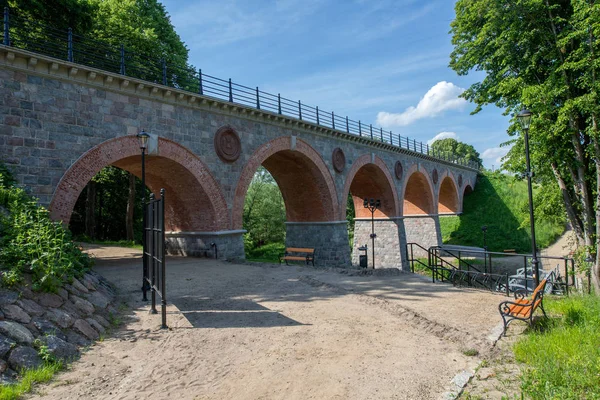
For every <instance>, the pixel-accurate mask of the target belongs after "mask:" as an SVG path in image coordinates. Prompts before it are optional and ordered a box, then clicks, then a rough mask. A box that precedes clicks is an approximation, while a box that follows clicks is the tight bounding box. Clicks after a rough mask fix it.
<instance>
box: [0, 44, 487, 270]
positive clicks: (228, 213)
mask: <svg viewBox="0 0 600 400" xmlns="http://www.w3.org/2000/svg"><path fill="white" fill-rule="evenodd" d="M0 98H2V99H3V103H2V104H1V105H0V155H1V156H2V161H3V162H4V163H6V164H7V165H8V166H9V168H10V169H11V170H12V171H13V172H14V174H15V177H16V179H17V181H18V183H19V184H20V185H21V186H22V187H24V188H25V189H26V190H27V191H28V192H29V193H31V194H32V195H34V196H36V197H37V198H38V199H39V201H40V203H41V204H43V205H45V206H48V208H49V210H50V213H51V216H52V218H53V219H55V220H57V221H62V222H63V223H65V224H68V223H69V220H70V218H71V214H72V212H73V209H74V206H75V203H76V201H77V199H78V197H79V196H80V195H81V193H82V192H83V190H84V188H85V187H86V185H87V183H88V182H89V181H90V180H91V179H92V177H93V176H94V175H95V174H97V173H98V172H99V171H100V170H101V169H102V168H104V167H106V166H109V165H112V166H115V167H118V168H121V169H124V170H126V171H129V172H131V173H132V174H134V175H135V176H137V177H141V156H140V149H139V144H138V142H137V139H136V137H135V135H136V134H137V133H139V132H140V131H141V130H142V129H144V130H145V131H147V132H149V133H151V134H152V135H153V139H152V141H153V145H152V151H151V152H150V154H149V156H148V158H147V164H146V182H147V186H148V188H149V189H150V190H151V191H152V192H153V193H155V194H158V193H159V191H160V189H161V188H164V189H165V190H166V203H165V206H166V210H165V224H166V229H167V231H168V233H167V235H166V236H167V243H168V250H169V252H170V253H172V254H181V255H191V256H194V255H199V254H202V253H204V250H205V249H206V248H210V244H211V243H216V244H217V247H218V255H219V258H221V259H236V258H244V256H245V255H244V246H243V234H244V232H245V231H244V225H243V219H244V217H243V214H244V201H245V199H246V194H247V191H248V188H249V186H250V183H251V181H252V178H253V176H254V174H255V172H256V171H257V170H258V168H259V167H260V166H263V167H264V168H266V169H267V170H268V171H269V172H270V173H271V175H272V176H273V178H274V179H275V181H276V182H277V185H278V186H279V189H280V190H281V193H282V196H283V200H284V202H285V209H286V220H287V222H286V246H290V247H291V246H293V247H314V248H315V249H316V251H315V260H316V265H318V266H328V267H348V266H350V265H351V264H358V250H357V247H358V246H361V245H363V244H365V243H367V244H368V245H369V248H371V241H370V239H369V235H370V234H371V213H370V211H368V210H366V209H365V208H364V207H363V201H364V199H365V198H374V199H379V200H380V201H381V207H380V208H379V209H378V210H376V211H375V214H374V216H373V217H374V225H375V233H376V234H377V238H376V240H375V257H376V259H375V265H376V266H377V267H378V268H379V267H400V268H408V264H407V254H406V243H407V242H417V243H419V244H421V245H422V246H423V247H425V248H427V247H429V246H432V245H438V244H440V243H441V234H440V229H439V217H440V216H443V215H456V214H459V213H461V212H462V204H463V197H464V195H465V194H466V193H469V192H470V191H471V190H472V189H473V187H474V185H475V180H476V175H477V170H476V169H473V168H471V167H468V166H465V165H460V164H456V163H453V162H449V161H447V160H443V159H441V158H437V157H434V156H433V155H430V154H428V152H427V151H423V146H421V150H420V151H417V147H416V144H414V145H413V147H412V148H411V149H408V148H406V144H405V145H404V146H405V147H402V146H399V145H398V143H399V142H400V143H402V142H401V141H400V138H397V139H394V138H392V137H391V133H390V138H391V139H392V140H396V144H394V143H393V142H392V143H389V142H385V141H383V139H384V137H383V133H381V140H375V139H373V136H366V135H365V134H364V133H361V134H353V133H350V131H349V130H344V127H342V129H340V127H339V126H338V128H337V129H336V128H335V126H332V127H328V126H324V125H322V124H319V122H316V123H314V122H310V121H306V120H303V119H302V116H298V117H294V116H287V115H282V114H281V113H277V112H272V111H267V110H263V109H258V108H254V107H251V106H248V105H243V104H237V103H235V99H233V100H230V101H227V100H223V99H217V98H214V97H210V96H205V95H202V94H199V93H192V92H188V91H185V90H180V89H178V88H173V87H168V86H164V85H160V84H157V83H153V82H148V81H143V80H140V79H136V78H133V77H128V76H125V75H119V74H116V73H112V72H107V71H101V70H98V69H96V68H93V67H88V66H85V65H80V64H75V63H72V62H67V61H62V60H59V59H55V58H51V57H48V56H44V55H41V54H35V53H32V52H29V51H25V50H19V49H16V48H13V47H7V46H0ZM331 118H333V114H331ZM346 129H347V128H346ZM381 132H383V131H381ZM371 135H372V131H371ZM404 139H406V138H404ZM404 143H408V142H404ZM409 147H410V146H409ZM349 199H350V201H352V203H353V204H354V209H355V220H354V221H353V222H350V223H351V224H352V223H353V224H354V240H353V244H352V246H350V243H349V235H348V221H347V220H346V210H347V204H348V201H349ZM370 250H371V249H370ZM369 257H371V251H369Z"/></svg>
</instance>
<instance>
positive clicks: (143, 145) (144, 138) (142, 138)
mask: <svg viewBox="0 0 600 400" xmlns="http://www.w3.org/2000/svg"><path fill="white" fill-rule="evenodd" d="M137 138H138V139H139V141H140V149H145V148H146V146H148V139H150V135H148V134H147V133H146V132H145V131H144V130H143V129H142V131H141V132H140V133H138V134H137Z"/></svg>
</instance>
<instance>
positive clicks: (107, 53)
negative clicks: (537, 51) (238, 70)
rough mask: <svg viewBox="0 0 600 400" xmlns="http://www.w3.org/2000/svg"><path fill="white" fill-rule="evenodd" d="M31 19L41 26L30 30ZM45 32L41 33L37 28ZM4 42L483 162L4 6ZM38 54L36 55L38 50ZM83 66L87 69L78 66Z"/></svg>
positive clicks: (107, 77)
mask: <svg viewBox="0 0 600 400" xmlns="http://www.w3.org/2000/svg"><path fill="white" fill-rule="evenodd" d="M32 25H35V26H36V28H37V29H35V30H32V29H31V27H32ZM40 31H41V32H45V34H44V35H43V36H39V35H36V34H35V32H40ZM2 43H3V45H4V46H5V48H4V49H3V51H4V52H5V57H6V60H7V61H8V62H11V61H14V60H15V57H16V55H15V52H16V49H20V50H25V51H26V52H25V53H27V54H28V56H27V59H28V64H29V65H30V66H32V67H35V66H36V65H37V63H38V62H39V61H40V57H39V56H45V57H44V58H46V57H50V58H51V59H49V60H48V59H47V60H46V61H47V62H48V63H49V65H50V67H49V68H50V69H53V70H56V69H58V68H59V63H57V62H56V61H52V59H55V60H56V59H58V60H63V61H67V62H68V66H67V68H68V70H69V75H73V76H74V77H75V76H77V75H82V72H84V73H85V75H86V76H87V80H92V81H96V80H98V78H101V79H103V80H104V82H105V83H108V84H110V83H111V82H113V81H116V82H119V85H120V86H121V87H122V88H127V87H129V88H130V89H131V90H132V91H133V92H136V91H144V90H145V89H146V90H149V91H150V92H151V93H152V94H157V93H158V92H159V91H160V92H162V93H163V95H164V96H167V97H170V96H173V97H174V98H177V99H178V100H179V101H181V100H187V101H188V102H190V103H194V102H197V101H198V102H211V103H213V104H214V103H220V106H221V107H223V108H227V107H234V108H237V109H240V111H241V112H249V113H257V112H259V113H266V114H268V115H269V117H270V118H275V119H283V120H286V121H289V122H290V123H293V124H297V125H302V126H304V127H305V128H307V129H310V130H315V131H319V132H322V133H326V134H329V135H333V136H340V137H342V138H344V139H348V140H356V141H359V142H360V143H361V144H365V145H369V146H373V147H376V148H385V149H387V150H391V151H397V152H399V153H404V154H409V155H412V156H416V157H419V158H424V159H427V160H431V161H435V162H440V163H444V164H450V165H453V166H456V167H458V168H461V169H467V170H471V171H477V170H478V169H479V165H478V164H477V163H475V162H467V161H465V160H462V159H459V158H457V157H456V156H455V155H454V154H449V153H441V152H436V151H434V150H433V149H432V148H431V147H430V146H429V145H428V144H426V143H422V142H417V141H416V140H415V139H410V138H408V137H402V136H401V135H396V134H393V133H392V132H391V131H387V130H384V129H383V128H378V127H374V126H373V125H372V124H364V123H362V122H361V121H355V120H352V119H350V118H348V116H345V117H344V116H342V115H340V114H336V113H335V112H333V111H331V112H329V111H324V110H322V109H319V107H318V106H317V107H313V106H309V105H307V104H303V103H302V102H301V101H300V100H298V101H295V100H290V99H287V98H285V97H281V95H280V94H277V95H275V94H271V93H267V92H264V91H261V90H259V88H258V87H256V88H251V87H249V86H245V85H241V84H237V83H235V82H233V81H232V80H231V79H228V80H224V79H221V78H217V77H214V76H211V75H207V74H205V73H203V72H202V70H201V69H196V68H180V67H177V66H174V65H169V64H167V63H166V62H165V61H164V59H157V58H155V57H150V56H148V55H146V54H136V53H133V52H129V51H127V49H125V47H124V46H123V45H121V46H111V45H109V44H107V43H103V42H98V41H96V40H93V39H90V38H87V37H84V36H79V35H76V34H75V33H73V32H72V31H71V29H70V28H69V30H68V31H64V32H61V31H59V30H56V29H54V28H51V27H48V26H44V25H42V24H39V23H37V22H34V21H30V20H26V19H21V18H13V19H12V20H11V18H10V15H9V10H8V8H5V10H4V29H3V40H2ZM36 55H37V56H36ZM82 66H85V67H88V68H85V71H80V69H82V68H81V67H82Z"/></svg>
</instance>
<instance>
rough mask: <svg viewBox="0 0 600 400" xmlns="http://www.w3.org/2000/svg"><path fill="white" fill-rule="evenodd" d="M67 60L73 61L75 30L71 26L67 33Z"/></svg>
mask: <svg viewBox="0 0 600 400" xmlns="http://www.w3.org/2000/svg"><path fill="white" fill-rule="evenodd" d="M67 60H68V61H69V62H73V30H72V29H71V28H69V31H68V34H67Z"/></svg>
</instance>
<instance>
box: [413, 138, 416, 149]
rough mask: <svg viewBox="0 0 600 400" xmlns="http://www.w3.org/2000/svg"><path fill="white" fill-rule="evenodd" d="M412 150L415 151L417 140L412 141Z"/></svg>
mask: <svg viewBox="0 0 600 400" xmlns="http://www.w3.org/2000/svg"><path fill="white" fill-rule="evenodd" d="M413 149H414V150H415V152H416V151H417V139H413Z"/></svg>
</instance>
